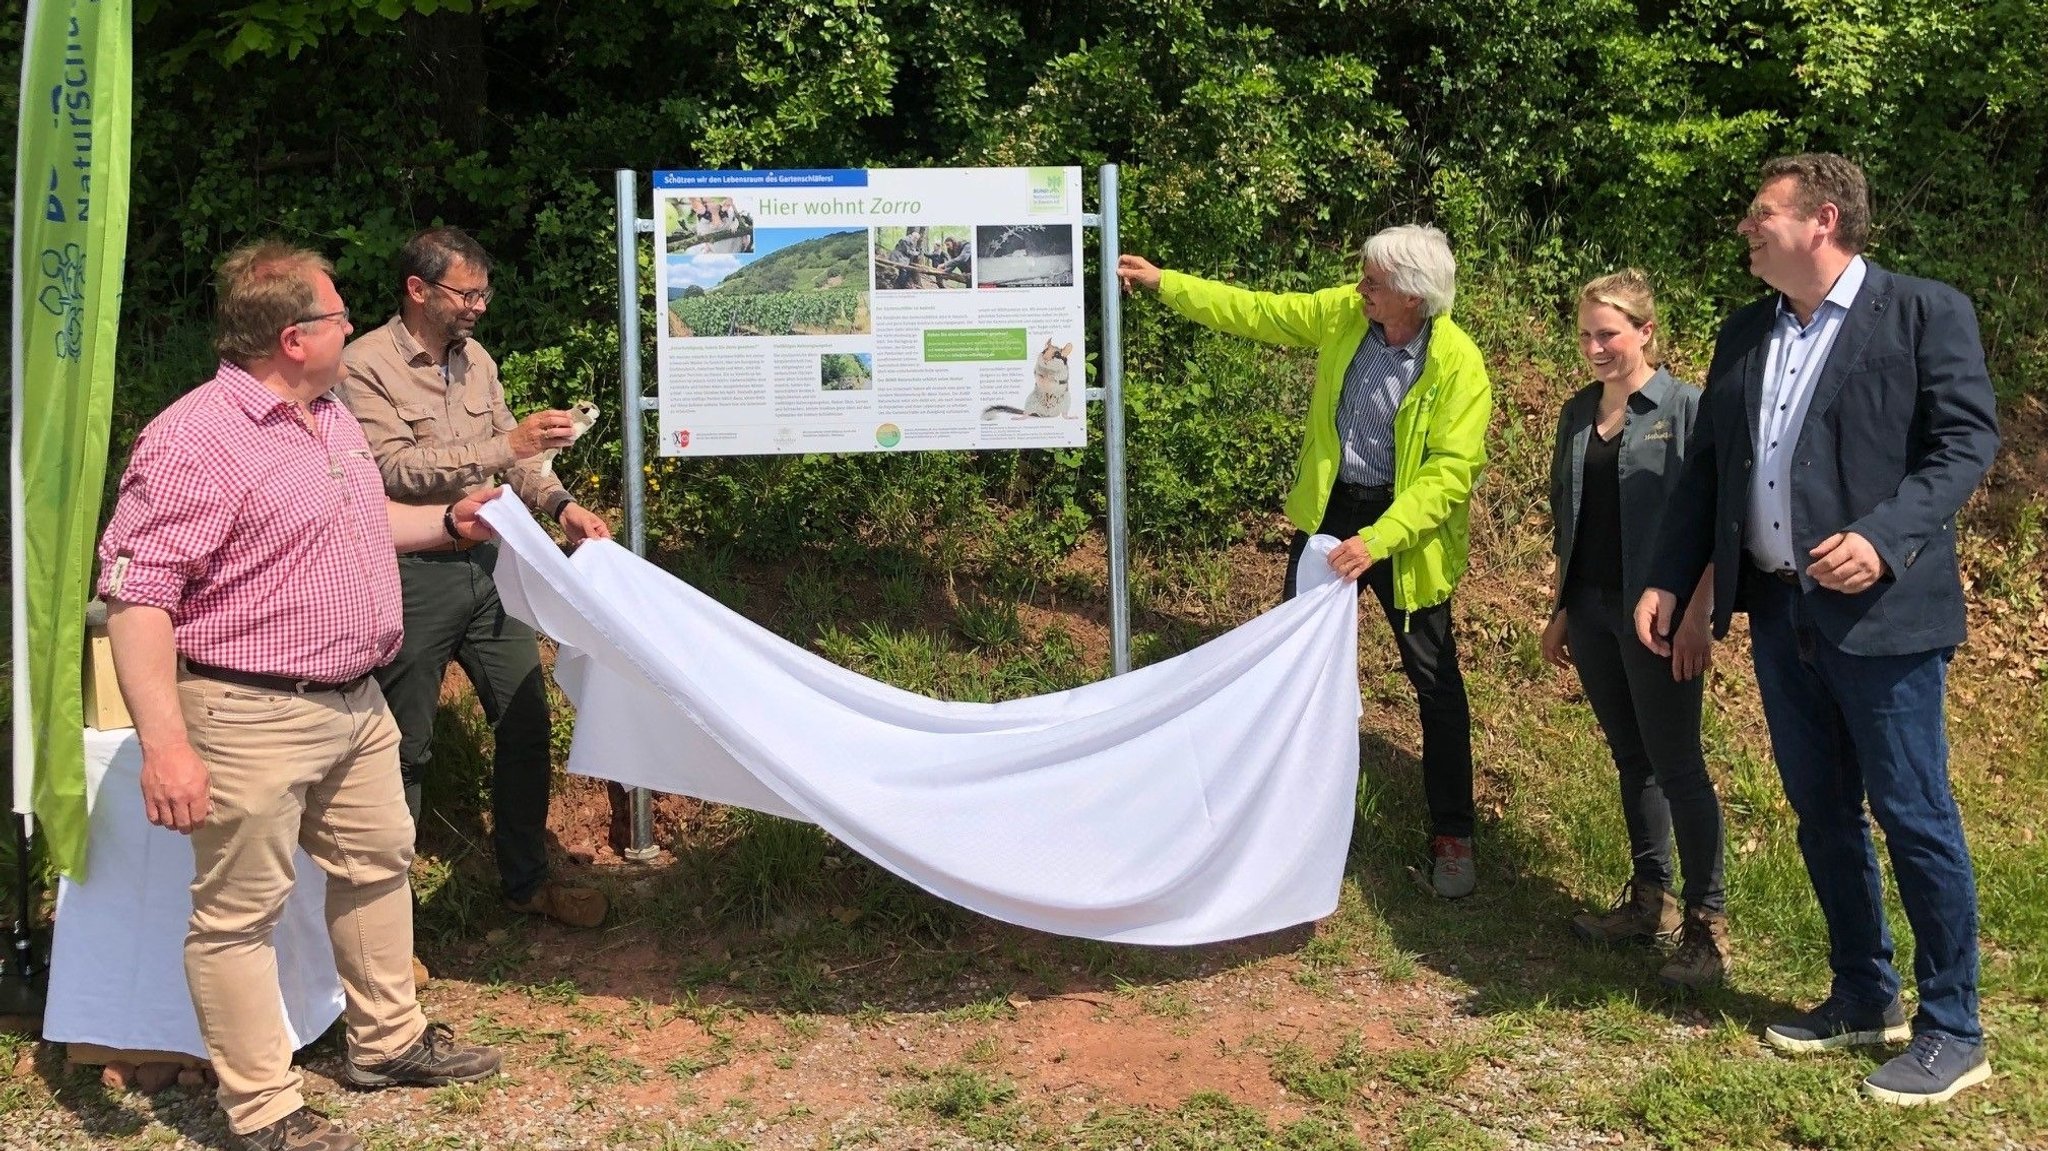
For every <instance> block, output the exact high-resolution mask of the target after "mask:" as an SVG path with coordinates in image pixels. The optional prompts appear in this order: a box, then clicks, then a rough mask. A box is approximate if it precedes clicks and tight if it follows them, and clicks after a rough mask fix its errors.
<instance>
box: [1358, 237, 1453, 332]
mask: <svg viewBox="0 0 2048 1151" xmlns="http://www.w3.org/2000/svg"><path fill="white" fill-rule="evenodd" d="M1364 259H1365V262H1366V264H1368V265H1369V266H1371V267H1375V268H1378V269H1380V270H1381V271H1383V272H1385V273H1386V274H1387V286H1388V287H1389V288H1392V289H1394V290H1395V291H1397V292H1399V293H1401V294H1402V295H1404V296H1414V297H1416V298H1417V299H1419V300H1421V301H1422V314H1423V315H1425V316H1441V315H1443V314H1444V313H1445V312H1448V311H1450V310H1451V301H1452V300H1454V299H1456V298H1457V295H1458V258H1457V257H1456V256H1453V255H1451V241H1450V240H1449V238H1448V237H1446V236H1445V235H1444V234H1443V233H1442V232H1441V231H1439V230H1437V229H1435V228H1432V227H1430V226H1429V225H1427V224H1400V225H1397V226H1395V227H1392V228H1388V229H1386V230H1385V231H1383V232H1380V233H1378V234H1377V235H1375V236H1373V238H1372V239H1370V240H1367V241H1366V242H1365V255H1364Z"/></svg>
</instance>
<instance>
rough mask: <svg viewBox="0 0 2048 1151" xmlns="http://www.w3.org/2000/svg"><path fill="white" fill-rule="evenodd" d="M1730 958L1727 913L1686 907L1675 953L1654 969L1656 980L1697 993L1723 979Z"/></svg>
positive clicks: (1731, 956) (1726, 974)
mask: <svg viewBox="0 0 2048 1151" xmlns="http://www.w3.org/2000/svg"><path fill="white" fill-rule="evenodd" d="M1732 959H1733V953H1732V952H1730V950H1729V948H1728V916H1727V914H1726V913H1724V912H1719V911H1708V910H1707V909H1706V908H1704V907H1688V908H1686V909H1685V927H1684V928H1683V929H1681V931H1680V933H1679V936H1678V950H1677V951H1674V952H1672V953H1671V959H1670V961H1669V962H1667V963H1665V964H1664V966H1663V967H1661V968H1659V969H1658V970H1657V978H1658V979H1659V980H1660V981H1661V982H1663V983H1664V984H1665V985H1666V986H1669V987H1677V988H1680V989H1683V990H1686V991H1698V990H1699V989H1701V988H1703V987H1712V986H1714V985H1716V984H1718V983H1720V982H1722V981H1723V980H1726V979H1727V978H1728V965H1729V963H1730V961H1731V960H1732Z"/></svg>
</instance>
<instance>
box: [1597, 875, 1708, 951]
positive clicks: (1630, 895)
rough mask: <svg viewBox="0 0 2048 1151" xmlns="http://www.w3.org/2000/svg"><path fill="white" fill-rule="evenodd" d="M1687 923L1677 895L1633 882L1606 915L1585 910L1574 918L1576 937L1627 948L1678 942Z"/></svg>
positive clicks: (1630, 881) (1604, 945)
mask: <svg viewBox="0 0 2048 1151" xmlns="http://www.w3.org/2000/svg"><path fill="white" fill-rule="evenodd" d="M1683 920H1684V916H1683V915H1681V914H1680V912H1679V908H1678V897H1677V896H1675V895H1673V894H1671V892H1669V891H1667V890H1665V889H1664V888H1663V887H1653V886H1651V885H1650V884H1647V883H1637V882H1636V881H1635V880H1633V879H1631V880H1629V882H1628V886H1626V887H1623V888H1622V889H1621V894H1620V895H1618V896H1616V897H1615V900H1614V906H1613V907H1611V908H1609V909H1608V910H1607V911H1606V913H1605V914H1602V915H1595V914H1593V913H1592V912H1590V911H1582V912H1580V913H1579V914H1577V915H1574V916H1572V934H1574V935H1577V936H1578V937H1579V938H1580V939H1583V940H1585V941H1586V942H1587V943H1591V944H1594V945H1596V946H1600V947H1623V946H1626V945H1628V944H1631V943H1654V942H1656V941H1658V940H1670V939H1675V938H1677V937H1678V929H1679V927H1680V925H1681V924H1682V922H1683Z"/></svg>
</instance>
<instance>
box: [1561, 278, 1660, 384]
mask: <svg viewBox="0 0 2048 1151" xmlns="http://www.w3.org/2000/svg"><path fill="white" fill-rule="evenodd" d="M1579 303H1580V304H1582V305H1584V304H1605V305H1607V306H1608V307H1610V308H1613V309H1614V310H1615V311H1617V312H1620V313H1621V314H1622V315H1624V316H1627V317H1628V320H1629V322H1630V323H1632V324H1634V325H1635V326H1636V327H1638V328H1640V327H1642V326H1644V325H1645V324H1654V323H1656V322H1657V293H1656V292H1655V291H1653V290H1652V289H1651V287H1650V277H1648V276H1646V275H1644V274H1643V271H1642V269H1640V268H1623V269H1622V270H1621V271H1619V272H1613V273H1610V274H1608V275H1605V276H1602V277H1600V278H1599V279H1597V280H1594V281H1593V282H1591V283H1589V284H1587V285H1586V286H1585V287H1583V288H1580V289H1579ZM1643 362H1645V363H1647V364H1649V365H1650V366H1651V367H1653V368H1657V367H1662V366H1663V365H1664V349H1663V348H1661V347H1659V346H1658V344H1657V333H1656V332H1654V331H1653V332H1651V333H1650V338H1649V340H1647V341H1646V342H1644V344H1643Z"/></svg>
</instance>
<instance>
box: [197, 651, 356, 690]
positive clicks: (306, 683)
mask: <svg viewBox="0 0 2048 1151" xmlns="http://www.w3.org/2000/svg"><path fill="white" fill-rule="evenodd" d="M183 663H184V667H185V670H186V671H189V672H191V673H192V674H193V675H196V676H199V677H200V678H202V679H217V680H219V681H220V682H222V683H232V684H235V685H237V686H240V687H253V688H257V689H259V690H261V691H281V692H285V693H287V694H290V695H312V694H314V693H316V692H323V691H339V692H350V691H354V690H355V689H356V688H358V687H361V686H362V685H363V681H364V680H366V679H369V678H370V677H369V676H368V675H367V674H365V675H359V676H357V677H355V678H354V679H351V680H344V681H342V682H340V683H328V682H325V681H323V680H317V679H291V678H288V677H286V676H281V675H264V674H263V673H262V672H257V671H237V670H236V669H234V668H231V667H214V666H213V665H212V664H205V663H200V662H199V661H197V660H191V659H188V660H184V661H183Z"/></svg>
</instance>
